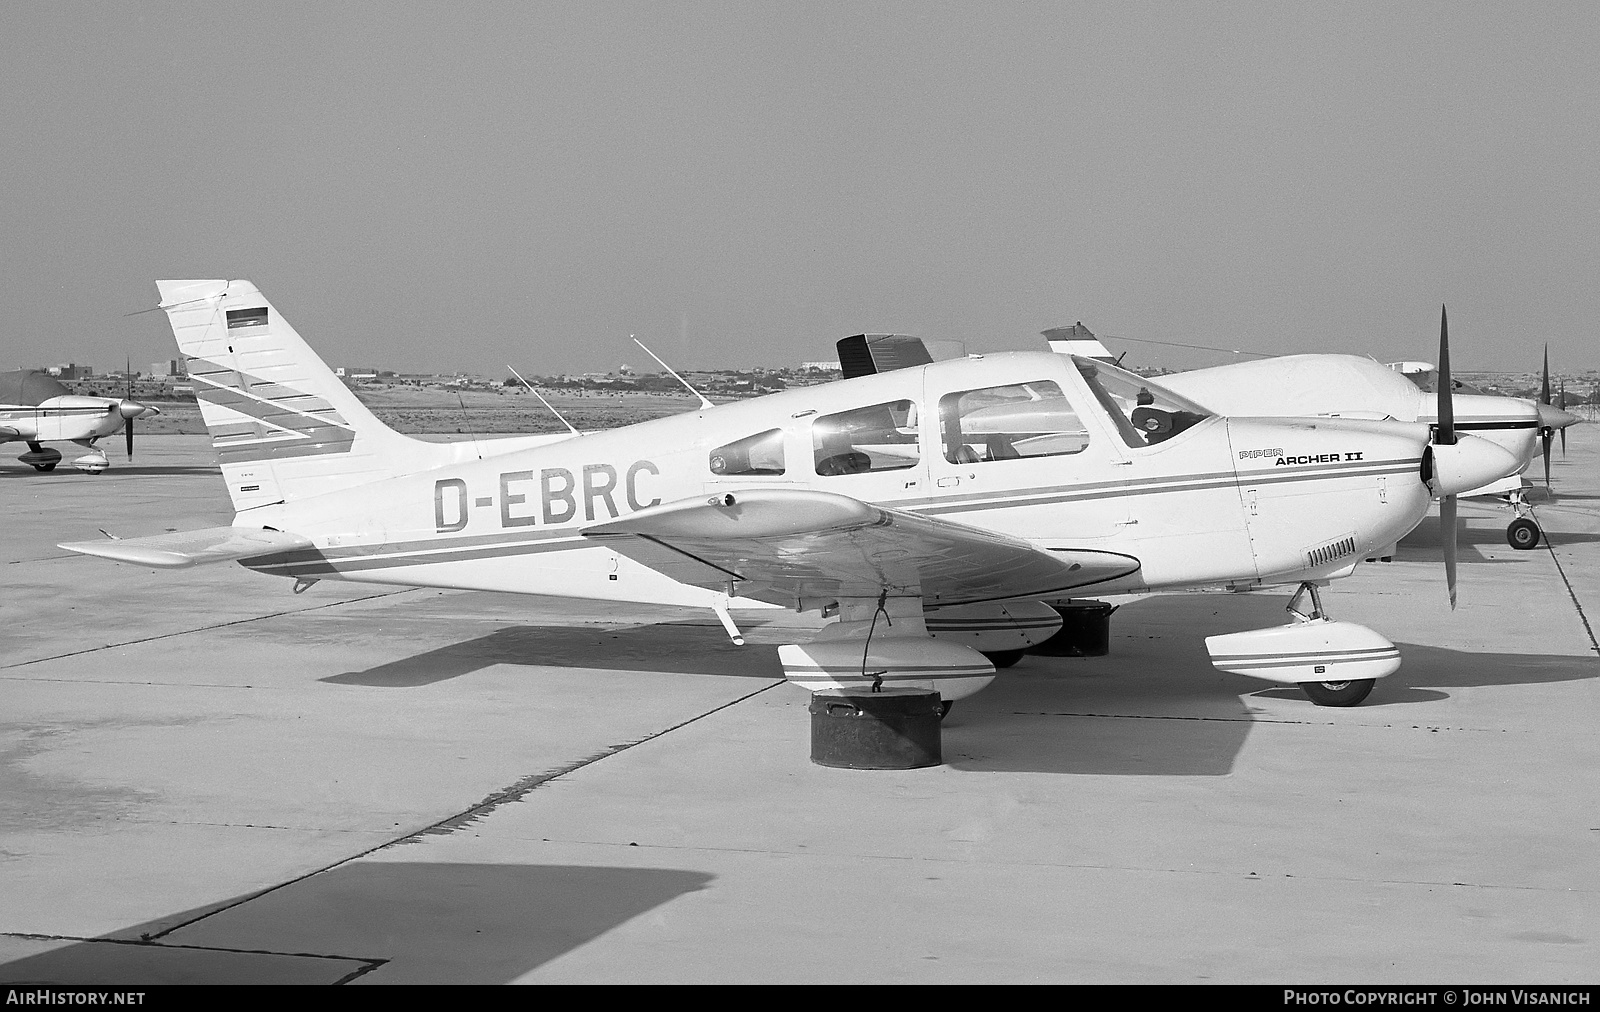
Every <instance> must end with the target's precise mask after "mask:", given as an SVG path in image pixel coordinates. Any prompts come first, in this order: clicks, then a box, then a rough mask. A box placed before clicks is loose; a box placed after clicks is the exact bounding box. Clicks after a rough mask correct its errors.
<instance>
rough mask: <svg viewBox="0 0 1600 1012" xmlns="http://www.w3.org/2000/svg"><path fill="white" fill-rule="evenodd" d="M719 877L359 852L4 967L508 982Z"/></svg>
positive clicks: (264, 978) (220, 977)
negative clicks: (270, 885)
mask: <svg viewBox="0 0 1600 1012" xmlns="http://www.w3.org/2000/svg"><path fill="white" fill-rule="evenodd" d="M714 878H715V876H713V875H710V874H707V873H704V872H697V871H684V870H679V869H670V868H605V867H582V866H572V865H508V864H450V863H438V864H434V863H423V862H403V861H357V862H352V863H349V864H344V865H340V866H339V867H337V868H334V869H332V870H330V871H326V872H321V873H319V874H316V875H313V876H311V877H310V878H307V879H303V880H301V881H298V882H294V883H292V884H290V885H288V886H286V887H284V888H281V889H276V890H273V891H272V892H268V893H265V894H262V895H258V896H256V897H255V898H254V899H244V898H242V897H235V898H234V899H230V900H228V901H226V902H224V903H219V904H214V905H212V906H210V907H206V908H199V909H196V910H191V911H186V912H184V913H180V914H174V915H172V916H169V917H164V918H161V919H160V920H159V921H152V922H149V923H146V924H141V925H137V926H134V927H131V928H128V929H126V930H123V931H118V932H114V933H113V934H111V935H107V936H103V937H102V938H98V939H94V940H89V941H80V942H75V943H72V944H69V945H65V946H62V947H61V948H56V949H52V950H50V951H47V952H41V953H37V954H34V955H28V956H23V957H21V958H19V959H14V960H12V961H11V962H9V963H5V964H0V982H6V983H22V982H26V983H30V984H76V985H91V984H113V985H138V984H250V983H279V984H292V983H299V984H333V983H338V982H341V981H344V980H349V979H353V978H354V977H358V976H362V975H365V974H367V973H371V974H373V976H372V978H371V979H372V980H373V981H374V982H381V983H395V984H398V983H428V984H504V983H507V982H509V981H512V980H515V979H516V978H518V977H520V976H521V975H523V974H525V973H527V972H529V971H530V970H533V969H536V968H538V967H539V966H542V965H543V964H545V963H547V962H549V961H550V960H552V959H555V958H557V957H558V956H561V955H563V954H565V953H567V952H570V951H571V950H573V949H576V948H577V947H578V946H580V945H583V944H585V943H587V942H590V941H593V940H594V939H596V938H598V937H600V936H601V935H604V934H605V933H606V932H608V931H610V930H612V929H613V928H615V927H617V926H618V925H621V924H623V923H625V922H627V921H629V920H631V919H633V918H635V917H638V916H639V915H640V914H643V913H646V912H648V911H650V910H653V909H655V908H656V907H659V906H661V905H663V904H666V903H669V902H671V901H672V900H675V899H677V898H678V897H680V896H683V895H685V894H687V893H692V892H696V891H699V890H701V889H704V888H706V887H707V885H708V884H709V883H710V882H711V881H712V880H713V879H714ZM241 899H244V902H242V903H241V902H240V900H241ZM235 904H237V905H235ZM225 908H226V909H225ZM207 910H211V911H217V912H215V913H212V914H210V915H207V914H206V911H207ZM197 917H199V918H202V919H200V920H198V921H196V922H195V923H194V924H193V925H190V926H187V927H182V928H178V929H177V930H175V931H172V932H171V933H170V934H167V935H163V936H162V937H160V938H159V939H156V940H155V941H153V942H149V943H145V942H141V941H140V939H141V938H143V937H145V936H147V935H151V934H155V933H158V932H160V931H162V930H163V929H164V927H165V926H168V925H174V924H185V923H186V922H188V921H191V920H194V919H195V918H197Z"/></svg>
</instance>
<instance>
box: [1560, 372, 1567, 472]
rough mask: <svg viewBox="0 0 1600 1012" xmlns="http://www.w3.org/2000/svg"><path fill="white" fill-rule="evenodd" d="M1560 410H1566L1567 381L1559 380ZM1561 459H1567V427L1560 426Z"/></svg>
mask: <svg viewBox="0 0 1600 1012" xmlns="http://www.w3.org/2000/svg"><path fill="white" fill-rule="evenodd" d="M1561 410H1562V411H1565V410H1567V381H1566V380H1562V381H1561ZM1561 459H1562V460H1566V459H1567V427H1566V426H1565V425H1563V426H1562V427H1561Z"/></svg>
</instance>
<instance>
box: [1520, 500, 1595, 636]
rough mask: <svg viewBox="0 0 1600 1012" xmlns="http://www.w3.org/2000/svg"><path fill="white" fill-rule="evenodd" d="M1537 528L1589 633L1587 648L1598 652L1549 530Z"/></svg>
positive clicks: (1584, 627)
mask: <svg viewBox="0 0 1600 1012" xmlns="http://www.w3.org/2000/svg"><path fill="white" fill-rule="evenodd" d="M1532 509H1533V508H1532V507H1531V506H1530V507H1529V512H1532ZM1535 519H1537V515H1536V516H1535ZM1539 530H1540V531H1542V532H1543V533H1544V549H1545V551H1547V552H1549V553H1550V559H1551V561H1553V562H1554V563H1555V564H1556V572H1557V573H1559V574H1560V576H1561V582H1562V584H1563V585H1565V586H1566V588H1567V596H1568V597H1570V598H1572V607H1573V608H1575V609H1576V610H1577V612H1578V621H1579V622H1582V623H1583V631H1584V632H1585V633H1588V635H1589V649H1590V650H1593V651H1594V652H1595V653H1597V654H1600V640H1596V639H1595V634H1594V626H1592V625H1590V624H1589V616H1588V615H1587V614H1585V613H1584V610H1583V602H1582V601H1579V600H1578V592H1577V591H1575V590H1573V589H1572V581H1571V580H1569V579H1567V570H1566V568H1565V567H1564V566H1562V565H1561V556H1559V555H1557V554H1556V546H1555V543H1554V542H1552V541H1551V540H1550V532H1549V531H1545V529H1544V524H1540V525H1539Z"/></svg>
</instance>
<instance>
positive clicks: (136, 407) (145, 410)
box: [111, 361, 161, 460]
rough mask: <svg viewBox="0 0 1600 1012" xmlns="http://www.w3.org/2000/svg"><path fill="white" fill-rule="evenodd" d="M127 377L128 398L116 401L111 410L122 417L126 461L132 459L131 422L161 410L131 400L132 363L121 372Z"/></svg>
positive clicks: (151, 405)
mask: <svg viewBox="0 0 1600 1012" xmlns="http://www.w3.org/2000/svg"><path fill="white" fill-rule="evenodd" d="M123 371H124V372H125V373H126V374H127V377H128V396H126V397H124V398H123V399H122V400H121V401H118V402H117V404H116V405H115V406H113V407H112V409H111V410H113V411H115V412H117V413H118V414H120V415H121V416H122V431H123V434H124V435H125V436H126V438H127V447H128V459H129V460H132V459H133V420H134V419H135V418H138V417H139V416H140V415H159V414H161V409H160V408H158V407H156V406H155V405H153V404H140V403H139V402H138V401H136V400H134V399H133V363H132V362H131V361H129V362H128V363H127V365H126V366H125V368H124V370H123Z"/></svg>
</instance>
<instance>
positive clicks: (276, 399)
mask: <svg viewBox="0 0 1600 1012" xmlns="http://www.w3.org/2000/svg"><path fill="white" fill-rule="evenodd" d="M156 285H157V287H158V288H159V289H160V291H161V308H162V309H165V310H166V312H167V317H168V319H169V320H170V321H171V323H172V334H173V336H174V337H175V338H177V341H178V348H179V350H180V351H181V352H182V353H183V356H184V359H185V360H186V361H187V363H188V369H189V378H190V379H191V380H192V381H193V383H194V392H195V396H196V398H197V399H198V400H199V402H200V413H201V415H202V416H203V417H204V418H205V423H206V428H207V429H209V430H210V432H211V443H212V446H213V447H215V448H216V451H217V457H218V460H219V462H220V463H221V465H222V475H223V478H224V480H225V481H227V483H228V494H229V495H231V496H232V497H233V505H234V509H236V510H239V511H240V512H243V511H245V510H249V509H254V508H256V507H261V506H268V505H271V504H274V503H279V502H284V501H287V500H289V499H301V498H306V497H309V496H314V495H321V494H323V493H325V492H333V491H337V490H339V489H342V488H349V487H351V486H354V485H360V484H364V483H366V482H369V481H376V480H378V479H380V478H387V477H390V476H392V475H396V474H404V473H408V472H413V471H417V470H421V469H424V468H427V467H433V466H439V465H441V464H443V463H446V462H447V461H448V460H449V459H450V458H451V457H453V456H454V451H453V450H452V449H451V448H450V447H449V446H442V445H438V444H432V443H424V442H422V441H420V440H415V439H411V438H409V437H406V436H402V435H400V434H399V433H397V432H395V431H394V430H393V429H390V428H389V427H388V426H386V425H384V424H383V423H382V422H380V421H378V419H377V418H376V417H374V416H373V414H372V412H370V411H368V410H367V408H366V407H365V406H364V405H363V404H362V403H361V402H360V401H359V400H357V399H356V396H355V394H353V393H351V392H350V390H349V388H347V387H346V386H345V385H344V383H343V382H341V381H340V379H339V378H338V377H337V376H335V375H334V374H333V370H331V369H329V368H328V367H327V365H325V364H324V363H323V361H322V360H321V359H320V358H318V357H317V355H316V354H315V353H314V352H313V351H312V350H311V349H310V347H308V346H307V345H306V343H305V341H303V340H301V338H300V335H299V334H297V333H295V330H294V328H293V327H291V326H290V325H289V322H288V321H287V320H285V319H284V318H283V317H282V315H280V314H279V313H278V311H277V310H276V309H275V308H273V306H272V305H271V303H269V302H267V300H266V298H265V297H264V296H263V295H262V294H261V293H260V292H259V291H258V290H257V289H256V286H255V285H252V284H251V283H250V282H248V281H158V282H156Z"/></svg>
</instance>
